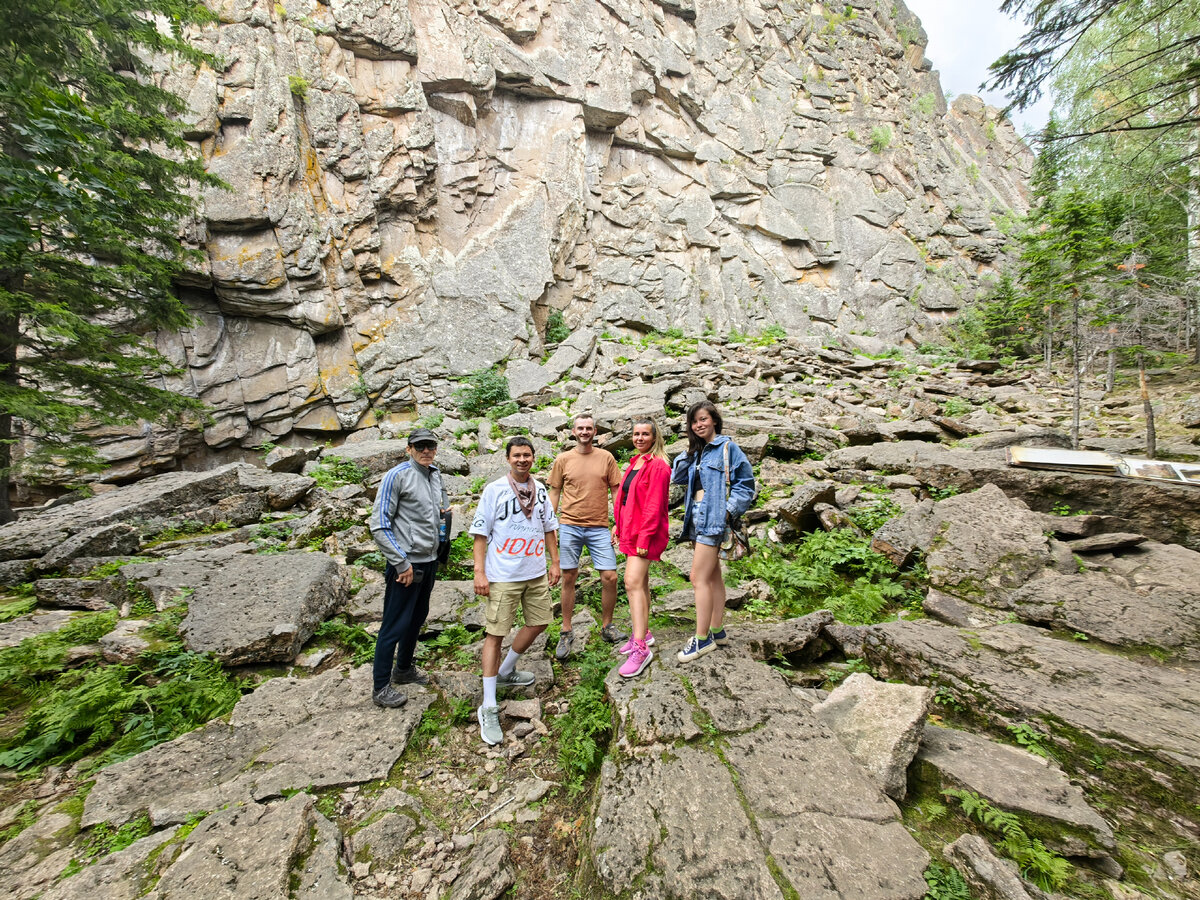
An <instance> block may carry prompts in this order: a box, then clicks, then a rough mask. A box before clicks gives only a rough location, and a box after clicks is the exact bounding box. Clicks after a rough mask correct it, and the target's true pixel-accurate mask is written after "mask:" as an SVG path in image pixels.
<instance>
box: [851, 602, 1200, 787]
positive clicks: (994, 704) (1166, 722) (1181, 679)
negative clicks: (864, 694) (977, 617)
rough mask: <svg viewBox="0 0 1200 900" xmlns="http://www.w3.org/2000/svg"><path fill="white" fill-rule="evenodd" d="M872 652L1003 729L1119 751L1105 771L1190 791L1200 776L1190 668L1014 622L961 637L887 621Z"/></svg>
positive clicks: (894, 672) (892, 671) (1197, 706)
mask: <svg viewBox="0 0 1200 900" xmlns="http://www.w3.org/2000/svg"><path fill="white" fill-rule="evenodd" d="M866 656H867V659H868V661H869V662H871V664H872V665H873V666H874V668H875V670H876V671H878V672H880V674H881V675H884V676H885V677H892V676H903V677H904V679H905V680H906V681H910V682H917V683H923V684H928V685H930V686H932V687H934V688H935V689H936V690H939V691H945V692H946V694H947V695H948V696H950V697H952V698H954V699H955V701H956V702H958V703H960V704H963V705H964V706H966V707H968V708H970V709H972V710H973V711H974V712H975V713H976V714H977V715H980V716H982V717H984V718H986V719H987V720H989V721H991V722H993V723H995V724H996V725H997V726H998V727H1001V728H1003V727H1005V726H1006V725H1008V724H1017V723H1021V722H1029V721H1034V722H1037V721H1041V722H1042V727H1044V728H1046V729H1048V730H1049V731H1050V732H1051V733H1052V734H1054V735H1055V736H1056V740H1058V741H1059V742H1061V743H1062V745H1063V746H1065V747H1068V748H1071V752H1077V750H1080V749H1082V751H1083V752H1084V753H1085V755H1086V754H1087V753H1090V752H1091V751H1088V750H1087V746H1088V744H1087V742H1091V743H1093V744H1094V745H1095V746H1098V747H1103V748H1107V749H1114V750H1118V751H1119V752H1120V753H1121V754H1122V756H1121V757H1120V758H1118V759H1114V760H1113V761H1112V762H1111V763H1109V765H1111V766H1113V767H1114V773H1116V772H1118V771H1119V772H1120V773H1122V774H1123V775H1127V776H1129V777H1131V778H1133V779H1134V780H1135V781H1136V780H1139V779H1145V778H1153V779H1155V780H1163V781H1165V783H1167V784H1170V785H1172V786H1173V788H1172V789H1178V790H1186V789H1187V788H1186V786H1185V785H1186V783H1187V781H1188V779H1196V778H1197V777H1198V776H1200V753H1197V749H1196V743H1195V741H1194V740H1193V736H1194V735H1195V734H1196V733H1197V731H1198V730H1200V688H1197V685H1196V680H1195V678H1193V677H1192V675H1191V673H1190V672H1189V671H1186V670H1177V669H1174V668H1169V667H1165V666H1160V665H1156V664H1153V663H1150V662H1142V661H1139V660H1135V659H1124V658H1122V657H1120V656H1115V655H1112V654H1107V653H1101V652H1097V651H1096V650H1092V649H1091V648H1089V647H1088V646H1087V645H1086V644H1080V643H1076V642H1073V641H1063V640H1057V639H1055V638H1053V637H1050V636H1048V635H1046V634H1045V633H1044V632H1042V631H1039V630H1038V629H1035V628H1030V627H1029V626H1026V625H1016V624H1004V625H993V626H991V627H988V628H978V629H973V630H971V631H960V630H959V629H956V628H952V627H950V626H946V625H937V624H933V623H929V622H903V621H898V622H888V623H885V624H882V625H875V626H872V627H871V629H870V630H869V633H868V638H867V645H866ZM1080 741H1082V742H1084V743H1083V745H1082V747H1080V745H1079V742H1080ZM1150 769H1152V770H1153V771H1152V772H1151V771H1148V770H1150ZM1164 771H1166V772H1168V773H1172V774H1163V772H1164ZM1193 783H1194V782H1193Z"/></svg>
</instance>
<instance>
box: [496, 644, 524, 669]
mask: <svg viewBox="0 0 1200 900" xmlns="http://www.w3.org/2000/svg"><path fill="white" fill-rule="evenodd" d="M520 658H521V654H520V653H518V652H517V651H516V650H513V649H512V648H511V647H510V648H509V650H508V656H506V657H504V662H502V663H500V674H501V675H509V674H511V673H512V670H513V669H515V668H516V667H517V660H518V659H520Z"/></svg>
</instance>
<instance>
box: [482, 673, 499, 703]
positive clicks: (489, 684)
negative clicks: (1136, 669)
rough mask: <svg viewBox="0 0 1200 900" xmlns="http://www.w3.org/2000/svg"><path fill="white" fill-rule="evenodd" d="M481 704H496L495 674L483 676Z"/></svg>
mask: <svg viewBox="0 0 1200 900" xmlns="http://www.w3.org/2000/svg"><path fill="white" fill-rule="evenodd" d="M483 705H484V706H496V705H497V704H496V676H495V675H493V676H491V677H490V678H489V677H488V676H487V675H484V676H483Z"/></svg>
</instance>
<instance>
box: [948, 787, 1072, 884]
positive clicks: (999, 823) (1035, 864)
mask: <svg viewBox="0 0 1200 900" xmlns="http://www.w3.org/2000/svg"><path fill="white" fill-rule="evenodd" d="M942 793H943V794H945V795H946V796H947V797H952V798H953V799H955V800H957V801H958V802H959V804H960V805H961V806H962V810H963V812H964V813H966V815H967V817H968V818H971V819H974V820H975V821H976V822H978V823H979V824H981V825H983V827H984V828H986V829H988V830H989V831H991V832H993V833H996V834H997V835H999V843H998V844H997V846H998V847H999V849H1000V851H1001V852H1002V853H1003V854H1004V855H1006V856H1007V857H1008V858H1009V859H1011V860H1012V861H1013V862H1015V863H1016V864H1017V866H1018V867H1019V868H1020V869H1021V874H1022V875H1024V876H1025V877H1026V878H1028V879H1029V880H1030V881H1032V882H1033V883H1034V884H1036V885H1037V886H1038V887H1040V888H1041V889H1042V890H1044V891H1056V890H1058V889H1059V888H1061V887H1062V886H1063V885H1065V884H1066V883H1067V881H1068V879H1069V878H1070V877H1071V873H1072V872H1074V871H1075V869H1074V867H1073V866H1072V865H1071V864H1070V863H1069V862H1067V861H1066V860H1065V859H1063V858H1062V857H1061V856H1057V855H1055V854H1054V853H1052V852H1050V851H1049V850H1047V849H1046V847H1045V845H1044V844H1043V843H1042V842H1041V841H1040V840H1038V839H1037V838H1031V837H1030V836H1029V835H1028V834H1027V833H1026V832H1025V829H1024V827H1023V826H1022V825H1021V821H1020V819H1018V818H1017V817H1016V816H1015V815H1013V814H1012V813H1010V812H1005V811H1004V810H1001V809H996V808H995V807H994V806H992V805H991V804H990V803H988V802H987V801H986V800H985V799H983V798H982V797H980V796H979V795H978V794H976V793H975V792H973V791H963V790H958V789H955V788H949V789H947V790H944V791H942Z"/></svg>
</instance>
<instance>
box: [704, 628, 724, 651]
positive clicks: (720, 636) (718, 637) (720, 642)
mask: <svg viewBox="0 0 1200 900" xmlns="http://www.w3.org/2000/svg"><path fill="white" fill-rule="evenodd" d="M708 636H709V637H710V638H712V639H713V640H714V641H716V642H717V646H718V647H724V646H725V645H726V644H728V643H729V635H727V634H726V633H725V629H724V628H722V629H721V630H720V631H709V632H708Z"/></svg>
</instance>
